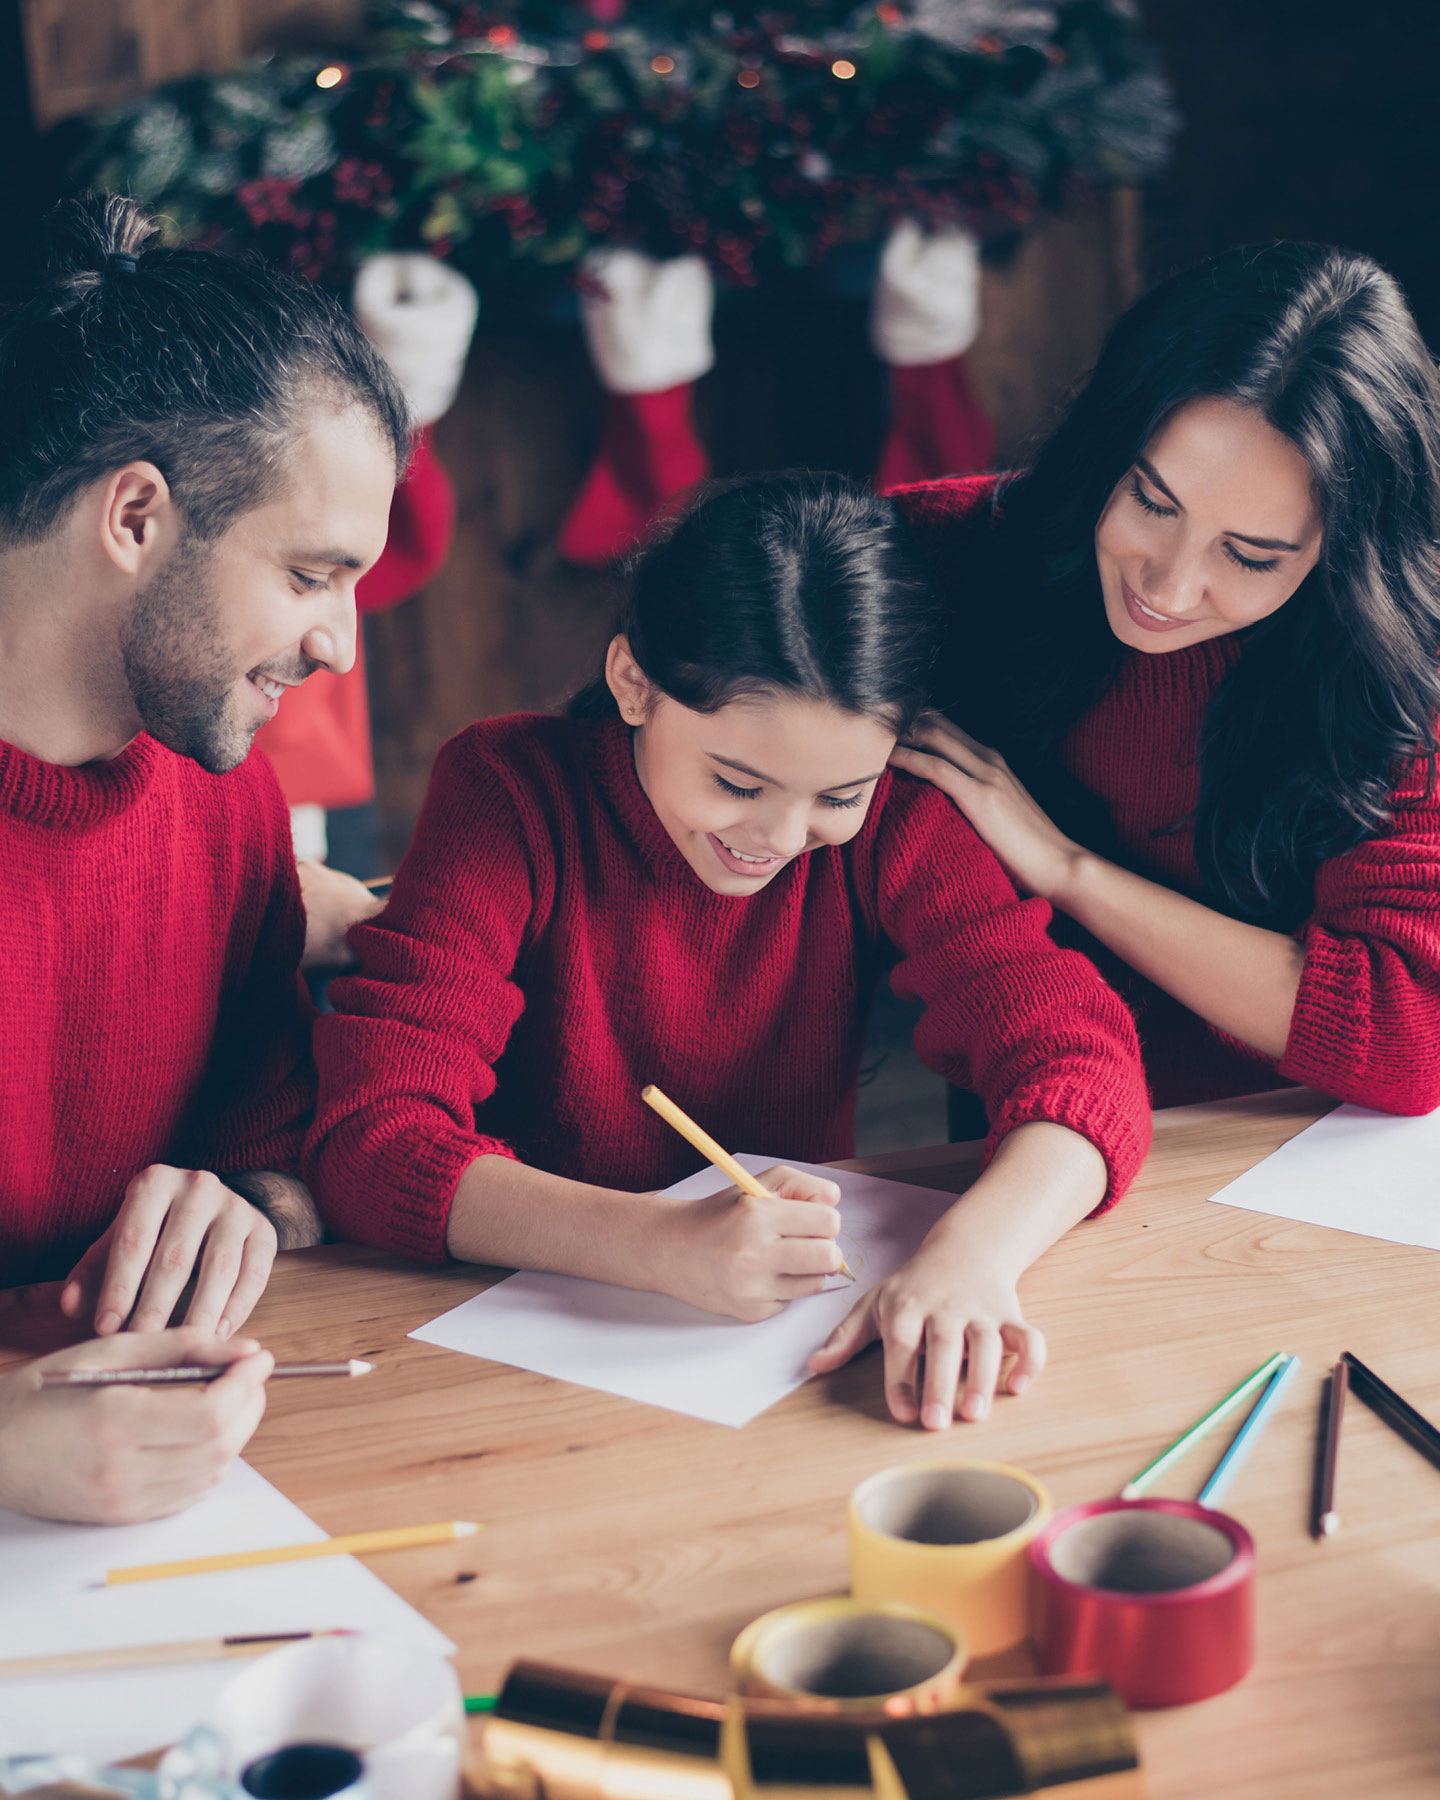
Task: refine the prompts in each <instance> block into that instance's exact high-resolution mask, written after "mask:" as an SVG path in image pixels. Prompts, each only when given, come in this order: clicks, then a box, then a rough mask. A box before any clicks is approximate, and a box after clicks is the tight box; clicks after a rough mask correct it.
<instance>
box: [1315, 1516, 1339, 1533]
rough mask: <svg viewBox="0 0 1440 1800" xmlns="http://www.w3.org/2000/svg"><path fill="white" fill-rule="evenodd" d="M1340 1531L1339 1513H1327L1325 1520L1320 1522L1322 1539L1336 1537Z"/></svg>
mask: <svg viewBox="0 0 1440 1800" xmlns="http://www.w3.org/2000/svg"><path fill="white" fill-rule="evenodd" d="M1339 1529H1340V1515H1339V1513H1336V1512H1328V1513H1326V1515H1325V1517H1324V1518H1323V1519H1321V1521H1320V1535H1321V1537H1322V1538H1328V1537H1334V1535H1335V1533H1336V1532H1337V1531H1338V1530H1339Z"/></svg>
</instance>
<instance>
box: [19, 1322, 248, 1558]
mask: <svg viewBox="0 0 1440 1800" xmlns="http://www.w3.org/2000/svg"><path fill="white" fill-rule="evenodd" d="M186 1363H207V1364H211V1365H214V1366H221V1365H229V1366H228V1367H227V1369H226V1373H225V1374H224V1375H222V1376H221V1377H220V1378H219V1380H218V1381H212V1382H208V1383H207V1384H206V1385H204V1386H203V1387H202V1386H200V1385H199V1384H196V1385H195V1386H177V1387H165V1388H162V1387H105V1388H46V1387H42V1386H41V1385H40V1377H41V1374H42V1373H43V1372H44V1371H45V1370H47V1369H138V1368H152V1369H154V1368H169V1367H173V1366H178V1365H181V1364H186ZM274 1366H275V1359H274V1357H272V1356H271V1355H270V1353H269V1351H268V1350H262V1349H261V1348H260V1346H259V1345H258V1344H257V1343H255V1342H253V1340H251V1339H249V1338H237V1339H235V1340H234V1341H232V1342H231V1343H228V1344H223V1343H221V1342H219V1341H218V1340H217V1339H216V1338H214V1337H212V1336H211V1334H210V1333H209V1332H208V1331H195V1330H184V1331H159V1332H155V1333H154V1334H153V1335H148V1336H143V1337H141V1336H134V1335H131V1334H128V1333H127V1334H126V1335H125V1336H123V1337H118V1338H115V1337H112V1338H106V1339H101V1340H92V1341H91V1342H90V1343H88V1344H77V1345H75V1346H74V1347H73V1348H72V1349H69V1350H60V1351H57V1352H56V1354H55V1355H53V1356H44V1357H41V1358H40V1360H39V1361H38V1362H32V1363H27V1364H26V1365H25V1367H24V1368H21V1369H13V1370H11V1371H10V1372H9V1373H7V1374H5V1375H0V1506H8V1507H13V1508H15V1509H16V1510H17V1511H20V1512H27V1513H34V1514H36V1515H37V1516H39V1517H40V1518H45V1519H70V1520H74V1521H76V1522H78V1523H80V1524H85V1525H133V1524H138V1523H139V1522H140V1521H141V1520H142V1519H159V1518H163V1517H165V1516H166V1515H167V1514H169V1513H174V1512H179V1511H180V1509H181V1508H182V1507H185V1506H189V1505H191V1504H192V1503H193V1502H194V1501H196V1500H199V1499H201V1498H202V1497H203V1496H204V1495H205V1494H206V1493H208V1492H209V1490H210V1489H211V1488H212V1487H214V1486H215V1485H216V1483H217V1482H219V1481H220V1480H222V1479H223V1477H224V1475H225V1472H226V1471H227V1470H228V1469H229V1467H230V1465H231V1463H232V1462H233V1461H234V1460H235V1458H236V1457H237V1456H238V1455H239V1454H240V1451H241V1450H242V1449H243V1448H244V1446H245V1444H246V1443H247V1442H248V1441H249V1439H250V1437H251V1435H252V1434H253V1433H254V1430H255V1427H256V1426H257V1425H258V1424H259V1423H260V1417H261V1414H262V1413H263V1412H264V1411H265V1380H266V1377H267V1376H268V1375H269V1373H270V1371H271V1369H273V1368H274Z"/></svg>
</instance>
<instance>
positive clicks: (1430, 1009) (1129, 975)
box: [897, 476, 1440, 1113]
mask: <svg viewBox="0 0 1440 1800" xmlns="http://www.w3.org/2000/svg"><path fill="white" fill-rule="evenodd" d="M995 482H996V477H994V476H976V477H967V478H965V479H963V480H955V481H942V482H932V483H928V484H926V485H924V486H921V487H914V488H908V489H902V490H900V492H899V494H898V495H897V498H899V500H900V502H901V504H902V506H903V507H904V509H905V511H906V513H907V514H908V516H909V518H910V521H911V524H912V525H913V526H914V528H915V529H916V531H917V533H918V535H919V537H920V541H921V544H922V547H923V548H924V549H925V550H926V552H927V554H928V558H929V560H930V563H931V566H932V568H933V569H934V571H935V573H936V575H937V578H938V579H939V580H940V582H941V584H942V586H943V588H944V591H945V594H946V597H947V600H948V604H949V608H950V613H951V619H952V623H953V625H954V628H955V630H954V635H955V640H956V644H957V645H959V646H963V645H964V644H965V643H966V642H967V640H968V641H969V642H970V643H972V644H980V643H983V642H984V640H985V638H986V636H987V635H989V634H988V632H987V630H986V628H985V624H984V621H985V620H986V618H987V616H988V617H989V618H994V617H996V616H1003V614H1004V612H1005V611H1006V610H1009V609H1013V610H1014V611H1016V612H1023V609H1024V608H1025V606H1026V604H1027V598H1028V596H1030V595H1032V594H1033V593H1034V592H1035V591H1036V585H1035V584H1036V581H1037V579H1038V577H1037V574H1036V570H1035V564H1034V561H1033V555H1032V553H1031V548H1030V546H1028V545H1026V544H1023V543H1020V542H1017V541H1016V538H1017V532H1016V529H1015V528H1014V527H1013V526H1012V525H1008V524H1007V521H1006V518H1005V512H1004V507H1003V504H1002V505H1000V506H998V507H997V506H996V505H994V504H993V501H994V498H995ZM955 654H956V652H952V655H951V658H950V667H951V668H952V670H953V669H954V667H955V660H954V658H955ZM980 654H982V655H983V652H980ZM1240 654H1241V647H1240V644H1239V642H1238V640H1237V639H1236V638H1235V637H1234V636H1227V637H1220V638H1211V639H1209V640H1207V641H1206V642H1204V643H1200V644H1197V645H1195V646H1194V647H1193V648H1191V649H1186V650H1178V651H1172V652H1169V653H1167V654H1160V655H1155V654H1151V655H1146V654H1144V653H1143V652H1140V651H1130V652H1128V653H1127V654H1126V656H1125V658H1124V661H1123V663H1122V665H1121V668H1120V673H1119V677H1118V679H1117V680H1116V682H1115V684H1114V686H1113V687H1112V688H1111V689H1110V690H1109V691H1108V692H1107V693H1106V694H1105V695H1104V696H1103V698H1102V699H1101V700H1100V701H1099V702H1098V703H1097V704H1096V705H1095V706H1093V707H1092V708H1091V710H1090V711H1089V712H1087V713H1085V714H1084V715H1083V716H1082V717H1081V718H1080V720H1079V721H1078V722H1077V724H1076V725H1075V726H1074V728H1073V729H1072V731H1071V732H1070V734H1069V736H1068V738H1067V739H1066V742H1065V744H1064V746H1063V749H1062V753H1061V756H1062V761H1063V764H1064V772H1065V773H1066V774H1067V775H1069V776H1070V777H1072V778H1073V779H1074V781H1075V782H1076V783H1078V792H1077V795H1076V801H1077V802H1078V804H1077V805H1076V806H1075V816H1074V817H1070V816H1068V815H1067V814H1066V813H1063V812H1057V814H1056V822H1057V823H1058V824H1059V825H1060V826H1061V828H1062V829H1063V830H1065V831H1066V832H1068V833H1069V834H1070V835H1072V836H1074V837H1075V838H1077V839H1078V840H1079V841H1080V842H1082V843H1086V842H1089V843H1091V844H1092V845H1093V843H1094V832H1095V827H1096V822H1097V819H1098V820H1099V821H1100V823H1101V826H1102V828H1103V830H1104V831H1105V833H1106V835H1107V837H1109V838H1112V839H1113V840H1114V845H1115V846H1118V848H1117V849H1116V851H1115V853H1116V854H1118V857H1119V859H1120V860H1121V861H1123V862H1124V863H1125V864H1126V865H1127V866H1128V867H1129V868H1131V869H1133V870H1135V871H1137V872H1138V873H1140V874H1142V875H1146V876H1148V877H1149V878H1150V879H1151V880H1154V881H1158V882H1162V883H1164V884H1165V885H1166V886H1167V887H1171V888H1175V889H1177V890H1179V891H1180V892H1182V893H1186V894H1190V895H1193V896H1197V897H1199V896H1200V873H1199V868H1198V866H1197V863H1196V860H1195V840H1194V830H1193V818H1194V812H1195V807H1196V804H1197V802H1198V799H1199V788H1200V779H1199V777H1200V769H1199V746H1200V733H1201V728H1202V725H1203V723H1204V718H1205V712H1206V708H1207V706H1208V705H1209V702H1210V699H1211V697H1212V696H1213V694H1214V693H1215V690H1216V689H1217V687H1218V686H1219V684H1220V682H1221V681H1222V679H1223V678H1224V676H1225V674H1226V673H1227V671H1228V670H1229V669H1230V668H1231V667H1232V666H1233V665H1234V662H1235V660H1236V658H1237V657H1238V656H1239V655H1240ZM954 686H955V688H956V689H957V690H959V689H962V688H964V687H965V686H967V684H966V683H965V682H964V681H961V680H957V681H956V682H955V683H954ZM942 699H943V700H944V701H945V703H946V704H954V701H953V700H952V699H949V698H948V697H943V696H942ZM958 722H959V723H960V724H962V725H963V724H965V723H966V720H965V718H964V717H963V716H962V717H960V718H959V721H958ZM997 747H998V748H1000V749H1001V750H1002V751H1004V750H1005V749H1006V746H1005V744H1004V743H1003V742H1000V743H999V744H998V745H997ZM1427 788H1428V771H1427V769H1426V768H1425V766H1424V765H1423V764H1422V763H1416V764H1413V765H1410V766H1408V767H1405V768H1403V769H1402V770H1400V771H1399V772H1398V775H1397V778H1396V782H1395V787H1394V793H1393V801H1392V814H1391V818H1390V821H1389V823H1388V824H1387V825H1386V826H1385V827H1384V828H1383V829H1382V830H1381V831H1379V832H1377V833H1376V834H1375V836H1374V837H1372V838H1370V839H1368V840H1367V841H1366V842H1365V843H1363V844H1360V845H1358V846H1357V847H1356V848H1355V849H1353V850H1349V851H1347V852H1346V853H1345V854H1344V855H1342V856H1337V857H1335V858H1333V859H1332V860H1331V861H1329V862H1326V863H1323V864H1322V865H1321V866H1320V868H1319V870H1318V872H1317V875H1316V880H1315V893H1314V910H1313V912H1312V913H1311V916H1310V918H1309V919H1308V920H1307V921H1306V923H1305V924H1304V926H1303V928H1302V929H1301V930H1300V932H1299V933H1298V936H1299V939H1300V942H1301V943H1303V945H1304V947H1305V965H1304V972H1303V974H1302V976H1301V981H1300V992H1299V997H1298V999H1297V1001H1296V1005H1295V1015H1294V1020H1293V1023H1292V1025H1291V1028H1290V1040H1289V1043H1288V1044H1287V1046H1286V1050H1285V1054H1284V1056H1283V1057H1282V1058H1280V1060H1279V1061H1278V1062H1274V1061H1272V1060H1271V1059H1269V1058H1268V1057H1265V1056H1262V1055H1261V1054H1260V1053H1259V1052H1258V1051H1255V1050H1251V1049H1250V1048H1248V1047H1247V1046H1246V1045H1243V1044H1240V1043H1237V1042H1236V1041H1235V1040H1234V1039H1233V1038H1229V1037H1226V1036H1225V1035H1224V1034H1223V1033H1221V1032H1218V1031H1216V1030H1214V1029H1213V1028H1212V1027H1210V1026H1209V1025H1207V1024H1206V1023H1205V1021H1204V1020H1202V1019H1201V1018H1199V1017H1198V1015H1196V1014H1195V1013H1192V1012H1190V1011H1189V1010H1188V1009H1186V1008H1185V1007H1183V1006H1181V1005H1180V1004H1179V1002H1178V1001H1175V1000H1173V999H1171V998H1170V997H1169V995H1167V994H1165V993H1164V992H1162V991H1161V990H1160V989H1159V988H1157V987H1155V986H1153V985H1152V984H1151V983H1150V982H1148V981H1146V980H1145V979H1144V978H1143V977H1142V976H1140V975H1137V974H1136V973H1135V971H1134V970H1132V969H1130V968H1129V967H1127V966H1126V965H1125V964H1124V963H1122V962H1120V960H1119V959H1118V958H1117V957H1115V956H1113V955H1111V954H1110V952H1108V951H1107V950H1105V949H1104V947H1103V946H1102V945H1100V944H1098V943H1096V942H1095V940H1094V939H1093V938H1090V937H1089V936H1088V935H1087V934H1086V933H1085V932H1083V931H1081V930H1080V928H1079V927H1078V926H1076V925H1074V924H1073V923H1072V922H1071V921H1069V920H1067V919H1063V918H1057V919H1056V922H1055V928H1054V935H1055V936H1056V937H1057V938H1058V939H1060V940H1061V941H1063V942H1066V943H1069V944H1073V945H1075V946H1077V947H1079V948H1081V949H1083V950H1085V951H1086V952H1087V953H1088V954H1090V955H1091V956H1093V957H1094V958H1095V960H1096V961H1097V962H1098V963H1099V965H1100V967H1101V968H1102V969H1103V970H1104V972H1105V974H1106V975H1107V977H1108V978H1109V979H1110V980H1111V981H1112V982H1113V983H1114V984H1115V986H1116V987H1117V988H1119V990H1120V992H1121V993H1122V994H1123V995H1124V996H1125V998H1126V1000H1127V1001H1128V1002H1129V1003H1130V1005H1131V1007H1132V1009H1133V1010H1134V1012H1135V1015H1136V1019H1137V1022H1138V1025H1139V1030H1140V1038H1141V1042H1142V1044H1143V1046H1144V1051H1145V1066H1146V1072H1147V1074H1148V1075H1149V1078H1150V1086H1151V1092H1152V1095H1153V1097H1154V1101H1155V1104H1156V1105H1157V1106H1174V1105H1181V1104H1184V1103H1186V1102H1188V1101H1194V1100H1208V1099H1213V1098H1216V1097H1219V1096H1223V1095H1226V1094H1237V1093H1252V1092H1257V1091H1259V1090H1261V1089H1263V1088H1268V1087H1274V1086H1276V1085H1277V1084H1278V1082H1279V1081H1280V1080H1282V1079H1288V1080H1291V1081H1296V1082H1300V1083H1303V1084H1304V1085H1306V1086H1310V1087H1315V1088H1319V1089H1320V1090H1321V1092H1322V1093H1326V1094H1333V1095H1334V1096H1335V1097H1336V1098H1337V1099H1340V1100H1353V1101H1355V1102H1357V1103H1358V1104H1359V1105H1361V1106H1371V1107H1375V1108H1378V1109H1379V1110H1380V1111H1383V1112H1395V1113H1420V1112H1429V1111H1431V1110H1433V1109H1434V1108H1435V1107H1436V1106H1440V794H1436V793H1430V792H1428V791H1427ZM1096 802H1098V804H1099V811H1098V812H1095V811H1091V812H1090V813H1088V814H1087V815H1085V816H1082V814H1081V810H1080V807H1081V806H1082V805H1087V804H1088V805H1089V806H1091V807H1092V808H1093V807H1094V804H1095V803H1096ZM1110 848H1112V846H1109V845H1107V850H1109V849H1110Z"/></svg>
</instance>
